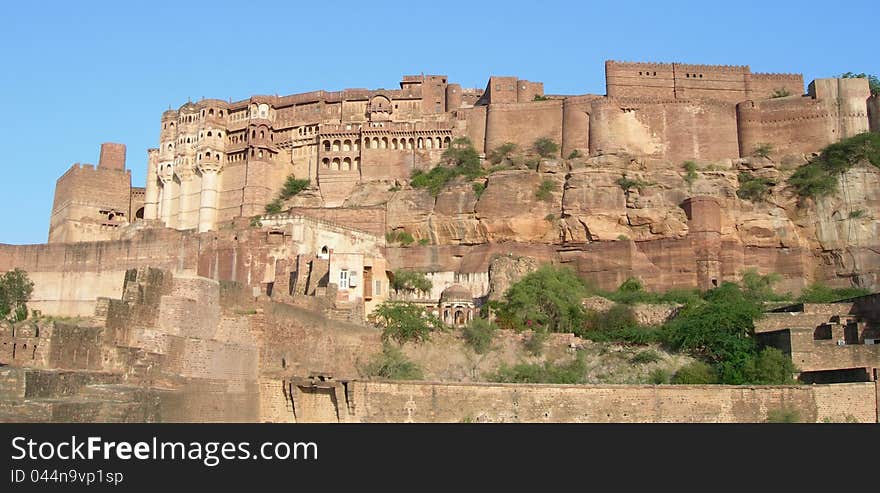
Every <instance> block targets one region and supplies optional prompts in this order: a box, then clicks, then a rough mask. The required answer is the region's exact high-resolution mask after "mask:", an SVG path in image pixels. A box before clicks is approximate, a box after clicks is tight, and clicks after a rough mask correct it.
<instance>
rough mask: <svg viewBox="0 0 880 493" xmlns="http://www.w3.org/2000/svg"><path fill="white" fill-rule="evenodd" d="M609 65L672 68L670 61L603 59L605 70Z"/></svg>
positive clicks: (638, 67) (657, 68)
mask: <svg viewBox="0 0 880 493" xmlns="http://www.w3.org/2000/svg"><path fill="white" fill-rule="evenodd" d="M609 67H612V68H613V67H621V68H637V69H653V70H670V69H672V64H671V63H656V62H628V61H617V60H606V61H605V69H606V70H607V69H608V68H609Z"/></svg>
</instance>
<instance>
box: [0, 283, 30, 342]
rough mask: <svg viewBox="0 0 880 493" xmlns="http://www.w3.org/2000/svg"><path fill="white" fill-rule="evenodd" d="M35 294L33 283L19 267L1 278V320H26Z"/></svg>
mask: <svg viewBox="0 0 880 493" xmlns="http://www.w3.org/2000/svg"><path fill="white" fill-rule="evenodd" d="M33 292H34V283H33V281H31V280H30V277H29V276H28V273H27V272H25V271H23V270H21V269H19V268H18V267H16V268H15V269H13V270H10V271H7V272H6V273H4V274H3V275H2V276H0V318H4V319H6V320H8V321H10V322H13V323H14V322H20V321H22V320H24V319H26V318H27V316H28V308H27V302H28V301H30V299H31V294H33ZM4 344H5V343H4Z"/></svg>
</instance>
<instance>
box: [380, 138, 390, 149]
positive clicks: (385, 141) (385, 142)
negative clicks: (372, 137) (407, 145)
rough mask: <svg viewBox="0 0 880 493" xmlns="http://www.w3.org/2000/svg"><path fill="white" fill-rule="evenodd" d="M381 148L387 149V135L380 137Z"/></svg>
mask: <svg viewBox="0 0 880 493" xmlns="http://www.w3.org/2000/svg"><path fill="white" fill-rule="evenodd" d="M380 147H381V148H382V149H388V137H382V143H381V144H380Z"/></svg>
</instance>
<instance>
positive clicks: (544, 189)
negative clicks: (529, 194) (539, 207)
mask: <svg viewBox="0 0 880 493" xmlns="http://www.w3.org/2000/svg"><path fill="white" fill-rule="evenodd" d="M554 188H556V183H555V182H554V181H553V180H550V179H549V178H545V179H544V181H542V182H541V184H540V185H538V191H537V192H535V198H536V199H538V200H543V201H544V202H550V201H551V200H553V189H554Z"/></svg>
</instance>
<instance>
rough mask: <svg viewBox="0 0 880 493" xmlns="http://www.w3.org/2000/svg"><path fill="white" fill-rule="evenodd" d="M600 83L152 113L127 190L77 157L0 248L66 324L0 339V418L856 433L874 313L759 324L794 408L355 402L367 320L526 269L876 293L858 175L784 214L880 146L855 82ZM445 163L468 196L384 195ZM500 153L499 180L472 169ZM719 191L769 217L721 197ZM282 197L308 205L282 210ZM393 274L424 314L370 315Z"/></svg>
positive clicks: (456, 189)
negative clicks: (853, 424)
mask: <svg viewBox="0 0 880 493" xmlns="http://www.w3.org/2000/svg"><path fill="white" fill-rule="evenodd" d="M605 79H606V94H604V95H597V94H576V95H558V94H545V91H544V84H543V83H541V82H533V81H527V80H521V79H519V78H517V77H498V76H492V77H489V80H488V82H487V84H486V86H485V88H463V87H461V85H459V84H456V83H454V82H452V81H451V80H450V79H449V78H448V77H447V76H446V75H424V74H422V75H406V76H403V77H402V79H401V81H400V83H399V88H395V89H376V90H367V89H346V90H343V91H338V92H327V91H314V92H309V93H303V94H295V95H289V96H277V95H274V96H268V95H255V96H252V97H250V98H248V99H245V100H242V101H236V102H232V101H223V100H217V99H203V100H201V101H198V102H187V103H186V104H184V105H182V106H180V107H179V108H178V109H176V110H168V111H165V112H164V113H162V114H161V118H160V119H159V122H158V123H159V126H158V130H159V139H158V142H157V147H156V148H153V149H149V150H148V152H147V156H146V168H147V175H146V176H147V178H146V183H145V186H144V187H135V186H132V185H133V184H132V180H131V172H130V171H129V170H128V169H126V158H127V152H126V147H125V146H124V145H123V144H118V143H105V144H102V145H101V148H100V157H99V160H98V164H97V165H96V166H95V165H91V164H80V163H76V164H74V165H73V166H72V167H71V168H70V169H69V170H68V171H67V172H66V173H64V174H63V175H62V176H61V177H60V178H59V179H58V182H57V184H56V189H55V196H54V203H53V206H52V213H51V217H50V220H49V235H48V242H47V243H46V244H41V245H0V272H4V271H8V270H12V269H15V268H18V269H22V270H25V271H27V272H28V275H29V276H30V278H31V279H32V280H33V281H34V292H33V295H32V297H31V300H30V302H29V304H28V306H29V307H30V308H31V309H32V310H36V311H38V312H39V313H41V314H42V315H44V316H50V317H56V318H57V317H77V318H75V319H73V320H74V321H73V322H64V320H66V319H64V318H57V320H59V321H50V322H45V321H42V322H40V321H34V322H30V321H28V322H23V323H22V324H19V325H16V324H7V325H4V326H3V327H2V333H0V338H2V341H3V353H2V354H0V366H2V368H0V372H2V378H0V419H6V420H12V421H14V420H18V419H21V420H25V419H26V420H46V421H53V420H98V421H101V420H135V421H161V420H172V421H174V420H177V421H190V420H215V421H224V420H245V421H258V420H262V421H340V422H343V421H406V420H409V421H457V420H462V419H475V420H482V421H554V420H563V421H688V420H696V421H756V420H757V421H760V420H764V419H766V417H767V415H768V413H769V412H770V411H772V410H774V409H782V408H786V409H787V408H789V407H792V408H796V409H797V410H799V411H800V412H801V415H802V416H804V417H805V418H806V419H808V420H811V421H822V420H825V419H835V420H836V419H843V418H844V417H845V416H847V415H851V416H852V417H854V418H855V419H857V420H859V421H877V419H878V414H877V413H878V406H877V401H878V387H877V382H876V381H877V374H876V371H877V370H876V369H877V368H878V367H880V359H878V358H880V355H878V353H877V351H874V348H877V347H880V346H876V345H873V343H874V341H875V340H876V338H877V337H878V336H877V334H878V332H877V325H876V324H877V323H878V321H880V316H878V315H877V312H876V301H875V300H874V298H866V299H865V300H861V301H853V302H849V303H843V304H836V305H834V306H830V305H829V306H814V305H809V304H806V305H800V306H792V307H786V308H783V309H780V310H779V311H777V312H773V313H770V314H768V315H767V317H765V318H764V319H763V321H762V324H763V325H761V326H760V327H758V329H757V331H756V332H757V336H756V337H758V338H759V339H760V340H761V341H762V342H763V343H765V344H767V345H771V346H775V347H779V348H781V349H783V350H784V352H786V354H788V355H789V356H790V357H791V358H792V359H793V360H796V362H797V363H798V364H799V365H800V369H801V377H802V380H804V381H810V382H812V383H816V385H813V386H792V387H786V386H777V387H748V388H738V387H732V386H676V387H666V386H651V385H635V384H632V385H630V384H615V385H601V384H596V385H590V386H574V387H571V386H561V387H560V386H548V385H532V386H517V385H507V384H490V383H486V382H479V381H473V380H472V379H470V378H468V377H462V376H461V375H466V373H465V372H464V370H462V369H461V368H463V367H464V366H466V365H465V364H464V363H461V364H460V366H461V368H458V367H456V368H457V369H455V370H451V369H450V368H452V367H453V366H455V365H453V364H452V363H449V364H448V365H445V366H444V365H440V366H442V367H443V368H445V370H442V371H441V370H439V369H438V370H437V371H436V372H435V374H434V375H433V376H434V378H433V381H421V382H407V383H402V382H375V381H371V380H368V379H366V380H365V379H363V378H362V376H361V375H360V373H359V372H358V368H359V367H360V366H361V365H362V364H363V361H364V360H365V358H367V356H368V355H369V354H373V353H376V352H377V351H380V350H381V346H382V344H381V340H380V338H379V332H378V331H377V330H376V329H375V328H374V327H371V326H370V325H369V324H368V321H369V319H370V314H371V313H372V312H373V310H374V309H375V308H376V307H377V306H379V305H380V304H381V303H382V302H384V301H386V300H389V299H391V300H399V299H406V300H408V301H412V302H415V303H418V304H420V305H421V306H423V307H424V308H425V309H426V311H428V312H432V313H433V314H435V315H437V316H438V317H439V318H440V319H441V320H442V321H443V322H444V323H445V324H447V325H450V326H453V327H460V326H463V325H466V324H467V323H468V322H469V321H470V320H472V319H473V318H476V317H477V316H479V315H478V314H479V312H480V308H481V307H483V306H484V305H486V304H487V303H488V302H489V301H490V300H497V299H499V298H500V297H501V296H502V295H503V293H504V291H505V289H506V288H507V287H509V286H510V284H511V283H512V282H514V281H516V280H517V279H518V278H520V277H522V275H524V274H525V273H527V272H529V271H531V270H534V269H535V268H536V266H537V265H539V264H542V263H553V264H561V265H567V266H570V267H572V268H573V269H574V270H575V271H576V273H577V274H578V275H579V276H580V277H582V278H583V279H585V280H587V281H589V282H591V283H594V284H595V285H597V286H599V287H602V288H606V289H614V288H616V287H617V286H618V285H620V284H621V283H622V282H623V281H625V280H626V279H628V278H631V277H638V278H639V279H640V280H641V281H642V282H643V283H644V285H645V286H646V287H647V288H648V289H650V290H668V289H678V288H699V289H702V290H707V289H711V288H713V287H716V286H718V285H720V284H721V283H723V282H725V281H739V280H740V279H741V277H742V274H743V272H745V271H747V270H749V269H754V270H756V271H758V272H760V273H771V272H772V273H778V274H780V275H781V281H780V287H781V288H782V289H784V290H786V291H789V292H792V293H795V294H797V293H799V292H800V291H801V290H802V289H803V288H804V287H806V286H807V285H808V284H810V283H812V282H816V281H821V282H823V283H825V284H827V285H829V286H835V287H841V286H858V287H863V288H866V289H868V290H872V291H878V290H880V258H878V255H880V254H878V252H880V248H878V247H880V245H878V243H877V238H878V234H877V231H878V227H880V223H878V220H877V219H876V218H877V217H880V195H878V191H877V190H880V188H878V186H877V185H880V171H878V170H877V168H876V167H873V166H861V165H860V166H854V167H853V168H852V169H850V170H848V171H846V172H845V173H843V174H842V175H841V179H840V188H839V190H838V191H837V192H836V193H834V194H832V195H830V196H828V197H823V198H816V199H815V200H807V201H804V200H802V199H799V198H798V197H795V196H794V195H792V193H791V192H790V190H789V189H788V188H787V187H786V180H787V179H788V178H789V177H790V176H791V173H792V172H793V171H794V169H795V168H797V167H798V166H800V165H802V164H804V163H807V162H809V161H810V159H812V158H814V157H815V156H816V155H817V154H818V153H819V152H820V151H821V150H822V149H823V148H824V147H826V146H828V145H829V144H833V143H835V142H839V141H841V140H842V139H846V138H849V137H854V136H857V135H860V134H863V133H865V132H871V131H873V132H877V131H880V126H878V125H880V124H878V118H877V117H878V114H880V110H878V108H880V102H878V101H880V99H878V97H880V96H877V95H872V94H871V91H870V88H869V85H868V81H867V79H864V78H829V79H817V80H815V81H812V82H810V83H809V85H808V86H806V87H805V84H804V80H803V76H801V75H800V74H764V73H752V72H751V70H750V68H749V67H748V66H715V65H690V64H682V63H640V62H639V63H634V62H617V61H608V62H606V64H605ZM464 139H466V141H465V140H464ZM542 139H543V140H545V141H548V142H552V143H554V144H556V145H555V146H553V149H552V150H551V152H549V153H548V152H543V153H538V152H536V151H535V150H534V146H535V143H536V141H539V140H542ZM463 142H467V143H469V145H472V146H473V148H474V150H475V151H476V153H477V154H478V155H479V158H480V161H481V163H482V168H483V171H484V174H483V175H482V176H480V177H478V178H475V179H473V180H466V179H462V178H457V179H454V180H452V181H451V182H449V183H448V184H446V185H445V186H444V187H443V188H442V189H441V190H439V192H437V193H432V192H431V191H430V190H427V189H424V188H418V187H415V186H412V185H411V184H410V179H411V176H412V175H413V173H414V172H418V171H423V172H427V171H429V170H431V169H432V168H434V167H435V166H445V165H448V163H446V162H445V161H446V160H447V157H446V156H447V155H448V151H449V150H450V149H452V148H454V147H455V146H457V145H462V143H463ZM505 146H507V147H509V148H510V149H516V151H515V153H519V154H522V155H521V156H519V154H517V157H515V158H514V157H502V158H500V159H497V160H495V159H494V158H493V155H494V154H496V151H497V150H498V149H499V148H503V147H505ZM685 164H686V165H687V166H685ZM743 174H745V175H748V176H757V177H759V178H761V179H764V180H766V181H767V182H768V183H769V184H770V185H768V192H767V193H768V196H769V199H767V200H763V201H752V200H748V199H746V198H743V197H741V196H740V194H738V187H739V186H740V185H741V184H740V180H742V178H741V177H742V176H743ZM289 179H298V180H305V181H307V182H308V186H307V187H306V188H305V189H304V190H302V191H301V192H299V193H297V194H295V195H293V196H292V197H285V198H284V200H281V199H279V193H280V191H281V190H282V188H283V187H284V186H285V183H286V182H287V181H288V180H289ZM278 200H281V202H280V203H281V209H280V212H279V211H277V210H271V208H267V206H269V205H270V204H272V203H273V202H276V201H278ZM858 211H861V212H858ZM875 212H876V214H875ZM407 237H408V238H409V240H408V241H401V240H400V238H407ZM398 269H405V270H412V271H418V272H421V273H424V274H425V275H426V277H427V278H428V279H430V280H431V281H432V283H431V284H432V287H431V289H429V290H427V291H426V292H416V293H409V294H407V295H406V296H403V295H402V294H401V293H398V292H396V291H394V290H393V289H392V284H393V280H394V272H395V271H396V270H398ZM516 337H518V336H516V335H509V338H510V340H514V339H516ZM840 340H842V341H844V343H843V344H842V345H838V344H837V341H840ZM582 343H583V341H580V342H578V341H574V342H572V341H568V342H566V340H562V339H560V340H559V341H557V343H556V346H554V347H556V348H557V349H558V350H559V351H561V352H563V353H564V352H565V351H567V349H566V348H570V347H574V346H576V345H578V344H582ZM511 344H512V343H511ZM438 351H439V350H438ZM441 353H442V352H441ZM423 356H424V355H423ZM425 357H426V358H427V357H428V356H425ZM431 357H434V356H431ZM437 358H440V359H442V356H437ZM477 366H479V364H477ZM471 370H472V371H475V370H474V369H473V368H472V369H471ZM443 371H446V372H450V371H455V372H458V373H456V375H458V377H456V378H455V379H452V380H451V381H445V380H444V377H445V376H446V374H445V373H443ZM429 380H430V379H429ZM220 394H222V395H225V396H228V399H226V400H224V401H223V403H218V402H217V399H216V396H217V395H220ZM438 396H443V398H442V399H440V398H438ZM551 401H552V404H551Z"/></svg>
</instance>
